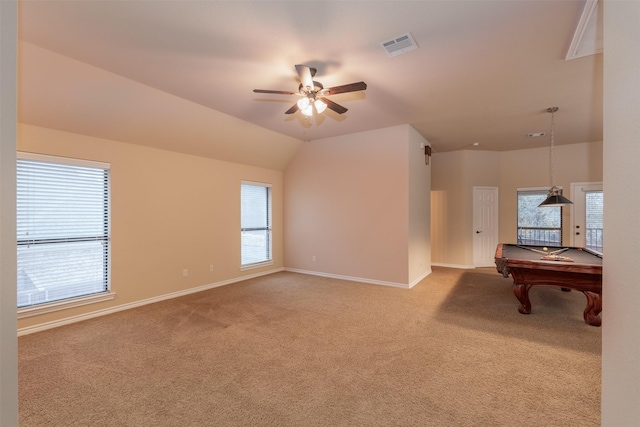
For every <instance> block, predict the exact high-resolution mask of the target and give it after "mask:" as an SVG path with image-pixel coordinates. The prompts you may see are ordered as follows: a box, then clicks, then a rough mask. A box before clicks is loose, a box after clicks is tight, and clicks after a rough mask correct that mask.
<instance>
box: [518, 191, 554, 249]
mask: <svg viewBox="0 0 640 427" xmlns="http://www.w3.org/2000/svg"><path fill="white" fill-rule="evenodd" d="M517 192H518V193H517V203H518V206H517V210H518V230H517V233H518V244H519V245H548V246H561V245H562V208H561V207H542V208H541V207H539V206H538V205H539V204H540V203H542V202H543V201H544V200H545V199H546V198H547V194H548V193H549V190H548V189H526V188H518V190H517ZM561 194H562V193H561Z"/></svg>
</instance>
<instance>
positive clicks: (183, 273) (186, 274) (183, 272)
mask: <svg viewBox="0 0 640 427" xmlns="http://www.w3.org/2000/svg"><path fill="white" fill-rule="evenodd" d="M182 277H189V270H188V269H186V268H185V269H184V270H182Z"/></svg>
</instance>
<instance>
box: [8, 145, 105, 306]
mask: <svg viewBox="0 0 640 427" xmlns="http://www.w3.org/2000/svg"><path fill="white" fill-rule="evenodd" d="M109 172H110V171H109V165H108V164H104V163H97V162H85V161H80V160H75V159H61V158H55V157H51V156H38V155H28V154H25V153H19V155H18V161H17V195H16V197H17V200H16V202H17V240H18V283H17V285H18V307H19V308H20V307H28V306H33V305H38V304H43V303H48V302H53V301H59V300H64V299H69V298H74V297H80V296H86V295H91V294H96V293H101V292H108V290H109V243H110V242H109V237H110V219H109V214H110V195H109Z"/></svg>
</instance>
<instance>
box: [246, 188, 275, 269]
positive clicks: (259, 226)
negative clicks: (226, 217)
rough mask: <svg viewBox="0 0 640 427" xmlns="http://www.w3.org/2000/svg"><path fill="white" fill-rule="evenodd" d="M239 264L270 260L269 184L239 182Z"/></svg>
mask: <svg viewBox="0 0 640 427" xmlns="http://www.w3.org/2000/svg"><path fill="white" fill-rule="evenodd" d="M240 201H241V220H240V227H241V229H240V234H241V248H242V254H241V264H242V266H243V267H246V266H250V265H254V264H260V263H265V262H270V261H271V186H270V185H268V184H256V183H246V182H243V183H242V184H241V194H240Z"/></svg>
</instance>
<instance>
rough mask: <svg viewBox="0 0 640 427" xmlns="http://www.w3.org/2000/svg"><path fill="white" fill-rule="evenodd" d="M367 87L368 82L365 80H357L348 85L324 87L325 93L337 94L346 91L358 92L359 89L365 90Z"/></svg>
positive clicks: (323, 91) (323, 92)
mask: <svg viewBox="0 0 640 427" xmlns="http://www.w3.org/2000/svg"><path fill="white" fill-rule="evenodd" d="M366 88H367V84H366V83H365V82H357V83H351V84H348V85H342V86H334V87H330V88H328V89H323V90H322V94H323V95H336V94H338V93H346V92H356V91H358V90H365V89H366Z"/></svg>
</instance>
